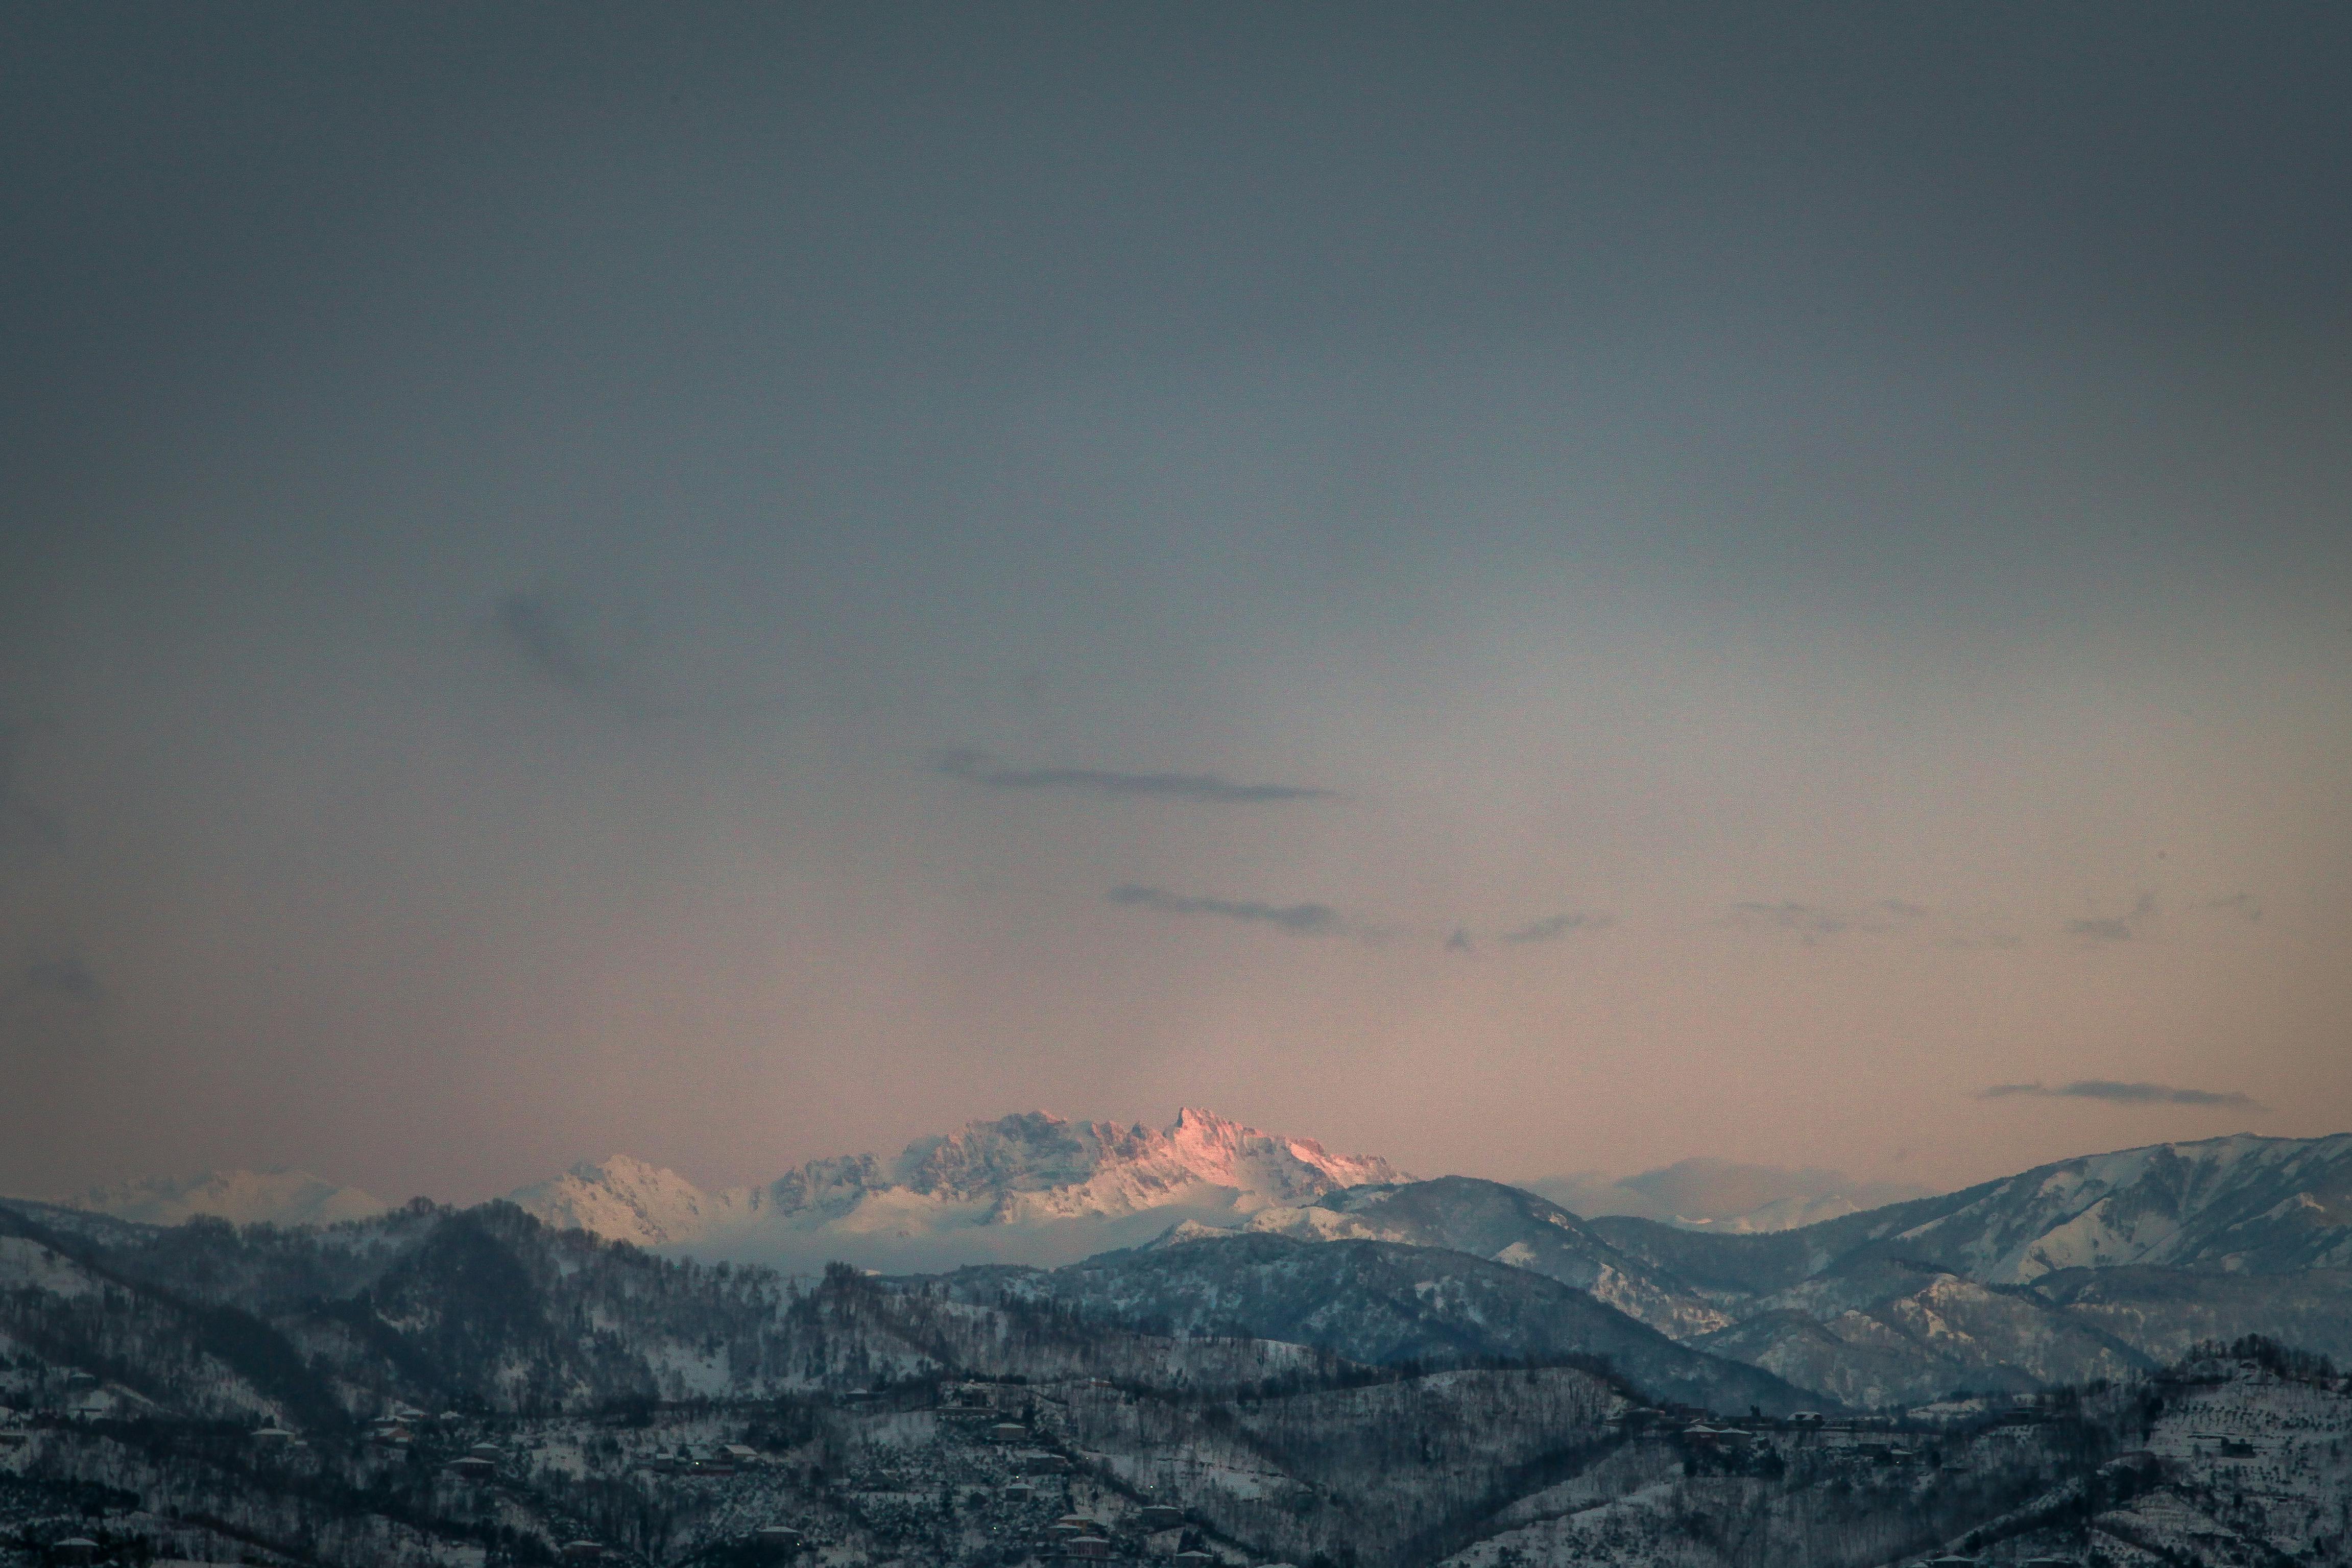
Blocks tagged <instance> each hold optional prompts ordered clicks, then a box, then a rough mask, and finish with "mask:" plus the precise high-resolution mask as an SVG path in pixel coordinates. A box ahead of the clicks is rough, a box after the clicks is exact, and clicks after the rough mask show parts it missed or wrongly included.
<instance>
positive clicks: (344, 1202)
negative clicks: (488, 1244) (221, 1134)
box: [64, 1169, 391, 1225]
mask: <svg viewBox="0 0 2352 1568" xmlns="http://www.w3.org/2000/svg"><path fill="white" fill-rule="evenodd" d="M64 1202H65V1204H66V1206H67V1207H73V1208H81V1209H88V1210H89V1211H91V1212H92V1213H97V1214H110V1215H112V1216H114V1217H115V1218H118V1219H130V1220H136V1221H138V1222H139V1223H141V1224H143V1225H177V1224H179V1223H180V1222H181V1221H182V1220H184V1219H191V1218H194V1217H195V1216H197V1215H200V1214H201V1215H211V1216H214V1217H215V1218H221V1219H226V1220H228V1221H229V1222H230V1223H231V1224H235V1225H264V1224H267V1225H333V1224H335V1223H337V1222H338V1221H340V1220H346V1219H369V1218H373V1217H375V1216H376V1215H379V1214H382V1213H383V1212H384V1211H385V1210H386V1209H387V1208H389V1207H391V1205H389V1204H387V1203H385V1202H384V1201H383V1199H381V1198H377V1197H370V1196H369V1195H368V1194H366V1193H364V1192H362V1191H361V1190H360V1189H359V1188H357V1187H355V1186H336V1185H335V1184H334V1183H333V1182H331V1181H326V1180H323V1179H321V1178H320V1177H318V1176H312V1175H311V1174H310V1172H309V1171H298V1170H285V1169H275V1170H266V1171H205V1172H204V1173H202V1174H201V1175H197V1176H148V1177H145V1178H144V1179H142V1180H139V1181H131V1182H124V1183H121V1185H119V1186H100V1187H93V1188H91V1189H90V1190H89V1191H88V1192H85V1193H82V1194H80V1195H79V1196H78V1197H69V1198H67V1199H65V1200H64Z"/></svg>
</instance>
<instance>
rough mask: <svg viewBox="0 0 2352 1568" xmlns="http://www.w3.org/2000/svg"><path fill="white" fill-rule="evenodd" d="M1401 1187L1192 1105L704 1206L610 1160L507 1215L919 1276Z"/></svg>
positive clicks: (1000, 1132)
mask: <svg viewBox="0 0 2352 1568" xmlns="http://www.w3.org/2000/svg"><path fill="white" fill-rule="evenodd" d="M1400 1176H1401V1173H1400V1172H1398V1171H1397V1170H1396V1169H1395V1168H1394V1167H1392V1166H1390V1165H1389V1164H1388V1163H1387V1162H1386V1161H1384V1160H1379V1159H1372V1158H1368V1157H1365V1156H1361V1155H1335V1154H1332V1153H1331V1152H1329V1151H1328V1150H1326V1149H1325V1148H1324V1147H1323V1146H1322V1145H1320V1144H1318V1143H1316V1142H1315V1141H1314V1140H1313V1139H1311V1138H1293V1137H1286V1136H1283V1135H1280V1134H1272V1133H1265V1132H1261V1131H1259V1130H1258V1129H1256V1128H1255V1127H1246V1126H1244V1125H1242V1124H1239V1123H1236V1122H1233V1121H1229V1120H1227V1119H1225V1118H1224V1117H1222V1116H1216V1115H1213V1114H1211V1113H1207V1112H1203V1111H1198V1110H1194V1109H1192V1108H1189V1107H1188V1108H1186V1109H1185V1110H1183V1111H1182V1112H1181V1113H1179V1114H1178V1116H1177V1118H1176V1120H1175V1122H1174V1123H1173V1124H1171V1125H1169V1126H1167V1127H1165V1128H1158V1127H1147V1126H1143V1125H1140V1124H1137V1125H1131V1126H1122V1125H1119V1124H1116V1123H1109V1122H1070V1121H1066V1120H1064V1119H1063V1118H1061V1117H1059V1116H1055V1115H1052V1114H1050V1113H1045V1112H1043V1111H1033V1112H1029V1113H1024V1114H1021V1115H1014V1116H1006V1117H1003V1118H1002V1119H1000V1120H997V1121H993V1122H972V1123H969V1124H965V1125H964V1126H962V1127H961V1128H959V1129H957V1130H956V1131H954V1132H952V1133H949V1134H945V1135H943V1136H940V1137H931V1138H922V1139H919V1140H917V1141H916V1142H914V1143H912V1144H910V1145H908V1146H907V1147H906V1149H905V1150H903V1151H902V1152H901V1153H900V1154H899V1155H898V1157H897V1158H896V1159H894V1160H890V1161H887V1162H885V1161H883V1160H882V1159H880V1158H879V1157H877V1156H876V1155H853V1156H849V1157H846V1158H834V1159H823V1160H812V1161H810V1162H809V1163H808V1164H806V1165H803V1166H801V1167H799V1168H798V1169H797V1170H793V1171H790V1172H787V1173H786V1174H785V1175H784V1176H781V1177H779V1178H778V1179H777V1180H775V1181H773V1182H772V1183H770V1184H768V1185H767V1186H761V1187H737V1188H731V1189H730V1190H727V1191H723V1192H719V1193H715V1194H710V1193H704V1192H701V1191H699V1190H698V1189H697V1188H696V1187H695V1186H694V1185H693V1184H692V1183H690V1182H688V1180H687V1179H686V1178H685V1177H683V1176H679V1175H677V1173H676V1172H674V1171H668V1170H664V1169H661V1168H659V1167H656V1166H649V1165H647V1164H646V1163H645V1162H643V1161H641V1160H635V1159H630V1158H627V1157H626V1156H615V1157H614V1158H613V1159H609V1160H606V1161H604V1162H603V1163H601V1164H597V1165H583V1166H574V1167H573V1168H572V1170H570V1171H568V1172H566V1173H565V1174H564V1175H563V1176H558V1177H556V1178H555V1179H554V1180H552V1181H548V1182H541V1183H540V1184H538V1185H536V1186H529V1187H525V1188H523V1189H522V1190H521V1191H520V1192H517V1193H515V1194H514V1195H513V1199H512V1201H513V1202H515V1203H516V1204H518V1205H520V1207H522V1208H523V1209H524V1210H526V1211H527V1212H529V1213H530V1214H532V1215H535V1216H537V1217H538V1218H541V1219H543V1220H545V1221H547V1222H548V1223H550V1224H552V1225H557V1226H561V1227H565V1228H579V1229H583V1230H587V1231H590V1232H593V1234H595V1235H598V1236H602V1237H604V1238H606V1239H612V1240H621V1241H630V1242H634V1243H635V1244H637V1245H639V1246H644V1247H659V1248H667V1249H676V1250H680V1251H686V1252H690V1253H692V1254H693V1255H695V1256H697V1257H701V1258H710V1259H715V1258H727V1259H735V1260H747V1261H762V1262H793V1263H796V1262H813V1261H817V1260H823V1259H824V1258H827V1257H842V1258H846V1259H849V1260H853V1261H857V1262H862V1263H867V1264H870V1265H875V1266H889V1267H894V1268H909V1267H939V1266H945V1265H950V1264H954V1263H962V1262H981V1261H997V1262H1015V1261H1066V1260H1069V1259H1072V1258H1076V1257H1081V1256H1084V1255H1086V1254H1087V1252H1091V1251H1097V1250H1100V1249H1103V1248H1105V1247H1113V1246H1123V1245H1131V1244H1133V1243H1135V1242H1139V1241H1141V1240H1145V1239H1149V1238H1150V1236H1152V1235H1156V1234H1158V1233H1159V1232H1160V1230H1162V1229H1164V1228H1166V1227H1167V1226H1168V1224H1169V1223H1171V1220H1174V1219H1177V1218H1210V1219H1213V1220H1217V1221H1219V1222H1222V1223H1225V1224H1237V1223H1239V1222H1240V1219H1241V1218H1242V1217H1245V1216H1248V1215H1250V1214H1254V1213H1256V1212H1258V1211H1259V1210H1261V1209H1265V1208H1268V1207H1277V1206H1284V1205H1297V1204H1303V1203H1311V1202H1313V1201H1314V1200H1315V1199H1317V1198H1318V1197H1322V1196H1323V1195H1324V1194H1326V1193H1328V1192H1332V1191H1335V1190H1338V1189H1339V1188H1342V1187H1346V1186H1354V1185H1357V1184H1360V1183H1364V1182H1393V1181H1396V1180H1398V1179H1400Z"/></svg>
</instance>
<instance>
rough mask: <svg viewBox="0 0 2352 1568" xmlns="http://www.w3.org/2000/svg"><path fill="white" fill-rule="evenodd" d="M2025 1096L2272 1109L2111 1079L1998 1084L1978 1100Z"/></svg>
mask: <svg viewBox="0 0 2352 1568" xmlns="http://www.w3.org/2000/svg"><path fill="white" fill-rule="evenodd" d="M2021 1095H2022V1096H2026V1097H2028V1098H2032V1099H2037V1100H2101V1101H2105V1103H2108V1104H2110V1105H2228V1106H2234V1107H2236V1108H2238V1109H2240V1110H2245V1111H2261V1110H2265V1109H2267V1108H2268V1107H2266V1106H2264V1105H2263V1104H2262V1103H2260V1102H2259V1101H2256V1100H2255V1099H2253V1098H2252V1096H2251V1095H2246V1094H2240V1093H2236V1092H2221V1091H2218V1090H2212V1089H2177V1088H2175V1087H2174V1086H2173V1085H2171V1084H2169V1083H2121V1082H2116V1080H2114V1079H2111V1078H2078V1079H2076V1080H2075V1081H2074V1082H2072V1083H2064V1084H2059V1085H2056V1086H2054V1087H2053V1086H2052V1085H2050V1084H2046V1083H2038V1082H2037V1083H1996V1084H1994V1085H1993V1086H1992V1087H1991V1088H1990V1089H1985V1090H1980V1091H1979V1092H1978V1094H1977V1098H1978V1099H1979V1100H2009V1099H2014V1098H2017V1097H2019V1096H2021Z"/></svg>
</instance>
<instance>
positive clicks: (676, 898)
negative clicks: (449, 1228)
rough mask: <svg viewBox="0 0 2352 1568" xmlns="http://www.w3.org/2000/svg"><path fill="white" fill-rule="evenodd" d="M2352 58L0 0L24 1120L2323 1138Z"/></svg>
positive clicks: (118, 1160) (1360, 19)
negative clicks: (980, 1120)
mask: <svg viewBox="0 0 2352 1568" xmlns="http://www.w3.org/2000/svg"><path fill="white" fill-rule="evenodd" d="M2347 76H2352V13H2347V12H2346V11H2344V10H2343V9H2342V8H2340V7H2334V6H2322V5H2312V6H2262V5H2250V6H2231V7H2228V8H2212V7H2208V8H2176V7H2167V6H2151V5H2120V6H2113V7H2099V6H2075V7H2066V8H2063V9H2061V8H2051V7H2045V6H2015V7H2003V6H1998V5H1992V6H1988V5H1968V6H1959V5H1952V6H1890V5H1882V6H1875V7H1851V8H1849V7H1802V6H1799V7H1773V8H1756V7H1742V6H1719V7H1716V6H1703V7H1686V8H1675V7H1670V6H1660V5H1643V6H1635V7H1612V8H1607V9H1600V8H1576V7H1563V6H1543V7H1533V8H1526V9H1519V8H1511V7H1503V6H1471V7H1445V8H1438V7H1418V8H1406V9H1399V10H1382V9H1380V8H1378V7H1371V6H1365V5H1347V6H1334V7H1328V8H1310V7H1305V6H1271V7H1269V6H1255V5H1251V6H1244V5H1228V6H1220V5H1192V6H1181V7H1176V6H1169V7H1158V8H1151V7H1142V6H1119V7H1081V6H1075V5H1072V6H1061V7H1034V6H1023V7H1000V8H993V9H990V8H982V7H969V6H961V7H947V8H940V9H923V8H912V7H898V8H887V9H884V8H876V7H866V6H842V7H838V8H831V9H787V8H782V7H749V6H745V7H728V8H716V9H709V10H699V11H698V10H695V9H693V8H690V7H680V6H663V7H651V6H648V7H643V8H637V9H622V8H606V9H599V8H595V7H576V6H565V7H526V6H508V7H500V8H484V7H471V6H446V7H432V6H415V5H406V6H398V7H386V8H369V7H358V6H341V7H334V8H326V7H308V8H289V7H283V6H272V7H254V8H238V7H235V6H207V7H166V6H142V7H131V8H124V9H110V8H108V7H105V6H100V5H76V6H57V7H32V6H19V7H16V8H13V9H11V10H9V11H8V12H6V13H5V16H0V231H5V232H0V285H4V286H0V334H5V336H0V472H5V475H6V476H7V491H8V495H7V509H6V517H7V521H6V523H5V528H0V962H5V969H0V1190H12V1191H20V1192H21V1191H34V1192H39V1191H57V1190H62V1189H66V1188H69V1187H74V1186H80V1185H83V1184H85V1183H88V1182H90V1181H94V1180H99V1179H106V1178H112V1177H116V1176H125V1175H135V1174H142V1173H146V1172H153V1171H167V1170H175V1169H183V1168H194V1167H198V1166H215V1165H256V1166H258V1165H267V1164H273V1163H289V1164H297V1165H302V1166H309V1167H310V1168H313V1169H316V1170H318V1171H320V1172H321V1173H323V1174H326V1175H330V1176H334V1177H336V1178H338V1179H341V1180H346V1181H352V1182H354V1183H357V1184H358V1185H361V1186H367V1187H369V1188H370V1189H372V1190H374V1191H378V1192H381V1193H384V1194H386V1195H389V1196H395V1197H396V1196H401V1195H404V1194H406V1193H409V1192H412V1191H424V1192H427V1193H431V1194H433V1195H435V1196H437V1197H458V1198H467V1197H480V1196H483V1195H486V1194H488V1193H490V1192H494V1191H499V1190H502V1189H504V1188H506V1187H508V1186H513V1185H516V1184H518V1183H520V1182H522V1181H525V1180H529V1179H532V1178H534V1177H536V1176H541V1175H543V1174H545V1173H546V1172H547V1171H548V1170H550V1169H551V1168H553V1167H554V1166H559V1165H562V1164H565V1163H569V1162H570V1161H572V1160H573V1159H576V1158H580V1157H583V1156H591V1155H603V1154H605V1153H609V1152H613V1151H614V1150H627V1151H629V1152H633V1153H636V1154H639V1155H644V1156H646V1157H647V1158H652V1159H656V1160H658V1161H661V1162H663V1163H667V1164H671V1165H674V1166H677V1167H679V1168H680V1169H682V1170H685V1171H687V1172H688V1174H690V1175H692V1176H696V1177H697V1178H698V1179H699V1180H703V1181H706V1182H711V1183H718V1182H728V1181H741V1180H758V1179H764V1178H766V1177H768V1176H773V1175H774V1174H776V1173H777V1172H778V1171H779V1170H781V1169H782V1168H783V1167H784V1166H786V1165H788V1164H791V1163H794V1162H797V1161H799V1160H801V1159H803V1158H807V1157H810V1156H813V1155H827V1154H836V1153H843V1152H847V1151H851V1150H856V1149H863V1148H867V1147H877V1146H895V1145H897V1144H898V1143H899V1142H901V1141H903V1140H904V1139H906V1138H908V1137H910V1136H913V1135H916V1134H921V1133H926V1132H931V1131H937V1130H940V1129H942V1128H944V1127H946V1126H948V1125H950V1124H955V1123H959V1122H961V1121H963V1120H965V1119H966V1118H968V1117H972V1116H992V1115H996V1114H1000V1113H1004V1112H1008V1111H1012V1110H1016V1109H1025V1108H1029V1107H1032V1106H1038V1105H1042V1106H1045V1107H1048V1108H1051V1109H1055V1110H1057V1111H1060V1112H1063V1113H1067V1114H1073V1115H1085V1116H1095V1115H1100V1116H1109V1117H1117V1118H1120V1119H1129V1118H1145V1119H1150V1120H1164V1119H1165V1118H1166V1117H1168V1116H1169V1115H1171V1114H1172V1113H1173V1111H1174V1108H1175V1106H1176V1105H1177V1104H1178V1103H1185V1102H1189V1103H1201V1104H1205V1105H1210V1106H1213V1107H1215V1108H1217V1109H1219V1110H1221V1111H1223V1112H1225V1113H1229V1114H1234V1115H1237V1116H1241V1117H1244V1118H1245V1119H1248V1120H1251V1121H1254V1122H1256V1123H1258V1124H1262V1125H1268V1126H1276V1127H1280V1128H1283V1129H1286V1130H1291V1131H1297V1132H1303V1133H1309V1134H1316V1135H1318V1136H1321V1137H1322V1138H1324V1139H1325V1140H1326V1141H1327V1142H1328V1143H1330V1144H1332V1145H1339V1146H1345V1147H1349V1148H1360V1149H1364V1150H1367V1151H1370V1152H1376V1153H1379V1154H1382V1155H1387V1156H1389V1157H1391V1158H1392V1159H1394V1160H1397V1161H1398V1162H1400V1163H1401V1164H1403V1165H1406V1166H1410V1167H1412V1168H1415V1169H1417V1170H1421V1171H1423V1172H1436V1171H1441V1170H1462V1171H1469V1172H1474V1173H1476V1174H1484V1175H1494V1176H1526V1175H1532V1174H1535V1173H1538V1172H1542V1171H1556V1170H1584V1169H1593V1168H1600V1169H1609V1170H1629V1169H1634V1168H1638V1167H1641V1166H1651V1165H1659V1164H1664V1163H1665V1162H1667V1161H1671V1160H1674V1159H1677V1158H1681V1157H1684V1156H1689V1155H1708V1156H1712V1157H1720V1158H1729V1159H1739V1160H1762V1161H1768V1162H1777V1163H1783V1164H1789V1165H1803V1164H1832V1165H1836V1166H1842V1167H1843V1168H1846V1169H1848V1170H1851V1171H1854V1172H1856V1173H1857V1174H1868V1175H1871V1176H1878V1177H1881V1178H1884V1179H1901V1180H1917V1181H1926V1182H1930V1183H1945V1182H1958V1181H1961V1180H1966V1179H1971V1178H1975V1177H1979V1176H1987V1175H1990V1174H1993V1173H1995V1172H1998V1171H2001V1170H2006V1169H2011V1168H2015V1167H2017V1166H2022V1165H2024V1164H2027V1163H2030V1162H2031V1161H2032V1160H2035V1159H2039V1158H2044V1157H2051V1156H2054V1155H2062V1154H2067V1153H2074V1152H2080V1151H2082V1150H2084V1149H2088V1148H2093V1147H2107V1146H2116V1145H2123V1144H2128V1143H2136V1142H2145V1141H2150V1140H2154V1139H2157V1138H2162V1137H2184V1136H2199V1135H2205V1134H2213V1133H2220V1132H2227V1131H2234V1130H2238V1129H2240V1128H2242V1127H2246V1128H2252V1129H2254V1130H2258V1131H2263V1132H2270V1133H2277V1134H2315V1133H2321V1132H2332V1131H2338V1130H2342V1129H2343V1128H2345V1127H2347V1126H2352V1074H2347V1072H2346V1071H2345V1069H2344V1067H2343V1062H2344V1061H2345V1059H2346V1055H2347V1048H2352V1039H2347V1032H2348V1031H2347V1009H2348V1008H2352V992H2347V988H2346V986H2345V984H2344V979H2343V977H2344V976H2345V975H2346V974H2347V973H2352V788H2347V786H2352V684H2347V672H2352V595H2347V589H2348V588H2352V518H2347V496H2352V484H2347V481H2352V473H2347V469H2352V456H2347V454H2352V439H2347V436H2352V431H2347V423H2352V418H2348V417H2347V416H2352V371H2347V363H2352V361H2347V349H2352V282H2347V280H2352V271H2347V267H2346V266H2345V257H2346V256H2347V254H2352V233H2347V229H2348V228H2352V96H2347V94H2346V93H2345V92H2344V90H2343V83H2344V81H2345V80H2346V79H2347ZM1995 1088H1999V1089H2002V1090H2003V1091H2004V1092H2000V1093H1995V1094H1990V1095H1988V1094H1987V1093H1986V1092H1985V1091H1987V1090H1988V1089H1995Z"/></svg>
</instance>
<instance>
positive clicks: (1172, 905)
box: [1105, 883, 1341, 936]
mask: <svg viewBox="0 0 2352 1568" xmlns="http://www.w3.org/2000/svg"><path fill="white" fill-rule="evenodd" d="M1105 896H1106V897H1108V899H1109V900H1110V901H1111V902H1112V903H1113V904H1126V905H1128V906H1129V908H1133V909H1149V910H1152V911H1155V912H1157V913H1159V914H1161V915H1217V916H1219V917H1221V918H1223V919H1226V920H1242V921H1248V922H1251V923H1254V924H1256V925H1273V926H1277V927H1279V928H1280V929H1282V930H1285V931H1287V932H1290V933H1291V934H1293V935H1294V936H1329V935H1332V934H1334V933H1337V932H1338V931H1339V930H1340V929H1341V925H1340V920H1339V911H1338V910H1336V909H1334V908H1332V907H1331V906H1330V905H1329V904H1265V903H1262V902H1260V901H1259V900H1256V899H1248V898H1196V897H1193V896H1192V895H1190V894H1181V893H1171V892H1169V891H1168V890H1167V889H1166V888H1163V887H1139V886H1138V885H1136V884H1135V883H1120V884H1119V885H1118V886H1117V887H1114V888H1112V889H1111V890H1110V892H1109V893H1108V894H1105Z"/></svg>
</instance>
